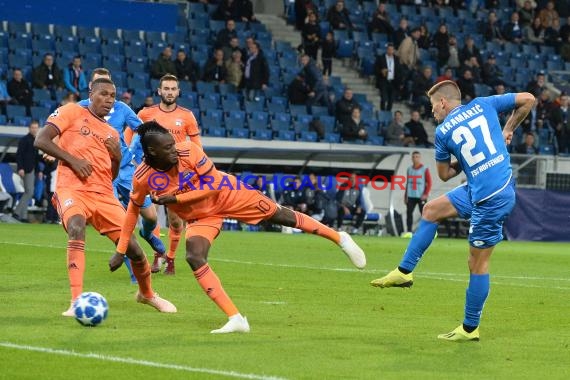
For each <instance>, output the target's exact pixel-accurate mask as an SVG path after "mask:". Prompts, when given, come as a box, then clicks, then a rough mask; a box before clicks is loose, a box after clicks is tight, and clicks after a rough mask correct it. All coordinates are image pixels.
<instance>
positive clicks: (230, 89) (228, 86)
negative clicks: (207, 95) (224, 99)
mask: <svg viewBox="0 0 570 380" xmlns="http://www.w3.org/2000/svg"><path fill="white" fill-rule="evenodd" d="M236 91H237V89H236V86H235V85H234V84H233V83H219V84H218V92H219V93H220V95H222V96H225V95H227V94H233V93H235V92H236Z"/></svg>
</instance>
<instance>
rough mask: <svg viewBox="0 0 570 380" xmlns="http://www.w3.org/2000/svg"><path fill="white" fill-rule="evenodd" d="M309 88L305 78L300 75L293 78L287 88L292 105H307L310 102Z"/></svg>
mask: <svg viewBox="0 0 570 380" xmlns="http://www.w3.org/2000/svg"><path fill="white" fill-rule="evenodd" d="M309 92H310V91H309V87H307V84H306V83H305V78H304V77H303V76H302V75H301V74H299V75H297V76H295V78H293V80H292V81H291V83H289V86H287V97H288V99H289V103H290V104H295V105H305V104H307V101H308V100H309Z"/></svg>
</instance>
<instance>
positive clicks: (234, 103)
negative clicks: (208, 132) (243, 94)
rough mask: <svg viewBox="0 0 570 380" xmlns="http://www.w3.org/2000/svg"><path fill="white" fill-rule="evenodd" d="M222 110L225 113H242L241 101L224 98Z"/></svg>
mask: <svg viewBox="0 0 570 380" xmlns="http://www.w3.org/2000/svg"><path fill="white" fill-rule="evenodd" d="M222 109H223V110H224V112H231V111H240V110H241V106H240V104H239V100H237V99H235V98H227V97H226V98H222Z"/></svg>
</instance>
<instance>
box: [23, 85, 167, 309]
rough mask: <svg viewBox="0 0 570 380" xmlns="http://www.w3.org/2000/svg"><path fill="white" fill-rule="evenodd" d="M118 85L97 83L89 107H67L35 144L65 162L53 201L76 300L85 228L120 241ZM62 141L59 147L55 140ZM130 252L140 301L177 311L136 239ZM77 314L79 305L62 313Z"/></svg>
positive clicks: (129, 240) (128, 243) (131, 241)
mask: <svg viewBox="0 0 570 380" xmlns="http://www.w3.org/2000/svg"><path fill="white" fill-rule="evenodd" d="M115 92H116V90H115V85H114V84H113V82H112V81H111V80H110V79H108V78H100V79H96V80H94V81H93V82H92V87H91V91H90V93H89V99H90V103H89V105H88V106H83V107H82V106H80V105H78V104H75V103H70V104H66V105H65V106H62V107H60V108H58V109H57V110H55V112H54V113H52V114H51V115H50V116H49V118H48V120H47V121H46V126H45V128H43V129H41V130H40V132H39V133H38V135H37V137H36V141H35V143H34V145H35V147H36V148H38V149H41V150H42V151H44V152H45V153H47V154H49V155H50V156H53V157H55V158H57V159H58V160H59V166H58V169H57V184H56V190H55V194H54V198H53V200H52V201H53V203H54V206H55V207H56V209H57V210H58V213H59V216H60V217H61V220H62V224H63V227H64V229H65V230H66V231H67V235H68V241H67V271H68V275H69V282H70V287H71V302H72V305H73V301H74V300H75V299H76V298H77V297H78V296H79V295H80V294H81V293H82V292H83V273H84V271H85V226H86V224H87V223H89V224H91V225H92V226H93V227H94V228H95V229H96V230H97V231H98V232H99V233H101V234H102V235H106V236H107V237H108V238H109V239H111V241H113V242H115V243H116V242H117V241H118V240H119V237H120V233H121V226H122V224H123V222H124V218H125V209H124V208H123V206H121V204H120V203H119V201H118V200H117V198H115V196H114V194H113V178H114V177H116V176H117V173H118V171H119V165H120V163H121V146H120V144H119V133H118V132H117V131H116V130H115V129H113V128H112V127H111V126H110V125H109V124H108V123H107V122H106V121H105V119H104V117H105V116H107V115H108V114H109V112H110V111H111V109H112V108H113V104H114V102H115ZM56 137H59V141H58V143H57V144H56V143H54V142H53V139H54V138H56ZM124 244H125V246H126V248H125V251H126V254H127V256H128V257H129V259H131V264H132V269H133V272H134V275H135V277H136V279H137V281H138V286H139V290H138V292H137V295H136V299H137V301H138V302H140V303H145V304H149V305H151V306H153V307H155V308H156V309H157V310H158V311H161V312H165V313H174V312H176V307H175V306H174V305H173V304H172V303H170V302H169V301H167V300H165V299H162V298H160V297H159V296H158V294H156V293H154V291H153V290H152V286H151V279H150V265H149V263H148V261H147V259H146V256H145V255H144V252H143V251H142V249H141V248H140V246H139V245H138V243H137V241H136V240H135V238H134V236H130V237H127V238H126V242H125V243H124ZM62 314H63V315H64V316H66V317H72V316H74V311H73V307H72V306H71V307H69V309H68V310H66V311H65V312H63V313H62Z"/></svg>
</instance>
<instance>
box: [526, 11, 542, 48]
mask: <svg viewBox="0 0 570 380" xmlns="http://www.w3.org/2000/svg"><path fill="white" fill-rule="evenodd" d="M545 32H546V30H545V29H544V27H543V26H542V22H541V21H540V17H535V19H534V20H533V22H532V24H531V25H529V26H525V27H524V28H523V38H524V40H525V42H528V43H531V44H535V45H537V46H540V45H542V44H544V36H545Z"/></svg>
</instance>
